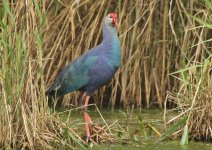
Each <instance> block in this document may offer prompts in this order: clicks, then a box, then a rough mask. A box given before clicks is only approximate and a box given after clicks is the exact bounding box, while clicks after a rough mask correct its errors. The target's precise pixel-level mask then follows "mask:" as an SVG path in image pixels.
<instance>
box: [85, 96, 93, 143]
mask: <svg viewBox="0 0 212 150" xmlns="http://www.w3.org/2000/svg"><path fill="white" fill-rule="evenodd" d="M89 99H90V96H86V99H85V104H84V119H85V132H86V136H87V138H88V140H89V139H90V136H91V135H90V129H89V126H90V123H92V121H91V118H90V116H89V115H88V112H87V111H88V109H87V106H88V102H89Z"/></svg>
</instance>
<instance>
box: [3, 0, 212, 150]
mask: <svg viewBox="0 0 212 150" xmlns="http://www.w3.org/2000/svg"><path fill="white" fill-rule="evenodd" d="M0 11H1V13H0V20H1V21H0V43H1V44H0V58H1V59H0V79H1V80H0V95H1V97H0V102H1V104H2V105H1V106H0V110H1V112H0V120H1V121H0V143H1V145H4V147H6V148H9V147H11V146H12V147H13V148H17V147H20V146H22V147H24V146H26V147H30V148H31V149H33V148H35V147H37V146H38V147H41V148H42V147H46V149H51V148H53V147H54V146H55V145H56V146H55V147H57V146H63V147H71V148H73V147H72V145H71V144H67V143H64V142H63V141H64V140H63V139H62V137H61V132H60V133H58V131H60V130H62V129H63V128H64V126H63V125H66V124H64V123H62V121H60V119H59V118H57V117H55V116H54V115H52V112H51V113H50V111H49V108H48V106H47V103H46V98H45V91H46V89H47V87H48V86H49V85H50V84H51V83H52V82H53V80H54V79H55V78H56V76H57V75H58V73H59V71H60V70H61V69H62V67H63V66H64V65H66V64H68V63H69V62H71V61H72V60H73V59H75V58H76V57H78V56H79V55H80V54H82V53H84V52H85V51H87V50H88V49H89V48H91V47H93V46H95V45H97V44H98V43H99V42H100V41H101V38H102V37H101V26H102V20H103V18H104V16H105V15H106V14H107V13H109V12H111V11H115V12H117V13H118V14H119V22H120V26H119V28H118V32H119V37H120V40H121V43H122V56H123V58H122V67H121V69H120V71H119V72H118V73H117V74H116V77H115V78H114V80H113V81H112V83H111V84H110V85H109V86H108V87H107V90H106V88H105V87H103V88H102V89H100V90H99V91H97V92H96V93H95V94H94V97H95V101H96V102H97V103H98V104H99V106H101V105H102V104H103V100H104V101H108V102H109V105H108V106H109V107H110V108H112V109H114V107H115V105H116V104H119V105H120V106H123V107H124V108H126V107H127V106H129V105H133V104H134V105H135V106H137V107H141V106H142V107H147V108H150V107H152V106H157V107H160V108H162V107H163V103H164V101H165V97H166V91H169V92H171V93H172V94H173V96H172V97H171V98H170V97H169V100H172V102H171V103H169V104H168V106H169V107H173V106H177V108H178V110H180V112H184V111H185V110H186V109H189V108H190V107H191V106H192V109H191V110H192V111H188V112H189V121H188V125H189V129H190V130H189V131H190V132H189V135H190V136H191V137H200V136H204V137H207V138H211V135H212V134H211V129H210V126H211V116H210V115H207V114H208V112H211V92H210V90H209V89H211V86H210V85H211V47H212V44H211V43H212V42H211V30H210V29H211V28H212V27H211V22H210V20H211V3H210V2H208V1H207V0H205V1H196V0H190V1H186V2H185V1H182V0H176V1H173V0H171V1H167V0H162V1H157V0H147V1H136V0H135V1H134V0H132V1H125V0H120V1H112V0H108V1H106V0H105V1H98V0H93V1H91V0H84V1H67V0H61V1H56V0H55V1H53V0H45V1H44V0H37V1H36V0H33V1H29V0H25V1H21V0H16V1H5V0H3V1H0ZM199 66H200V67H199ZM178 70H180V71H179V72H177V71H178ZM173 72H175V73H174V74H172V75H170V74H171V73H173ZM200 81H201V82H200ZM199 82H200V84H199ZM188 83H189V85H188ZM197 89H198V90H197ZM196 91H197V92H196ZM76 100H77V94H76V93H72V94H68V95H67V96H65V98H64V100H63V102H64V104H70V103H72V104H76ZM182 106H183V107H182ZM51 111H53V110H51ZM53 112H54V111H53ZM55 124H56V125H55ZM196 124H198V125H196ZM201 127H203V128H201ZM67 128H68V127H67ZM69 129H70V130H69ZM69 129H68V131H69V133H70V136H68V137H69V138H70V139H72V140H73V139H75V140H73V143H78V144H79V143H80V141H81V139H80V137H78V135H76V134H74V132H72V131H71V128H69ZM73 137H74V138H73ZM52 143H53V144H52ZM71 143H72V142H71ZM53 145H54V146H53ZM79 145H80V144H79ZM80 146H82V145H80ZM82 147H83V146H82Z"/></svg>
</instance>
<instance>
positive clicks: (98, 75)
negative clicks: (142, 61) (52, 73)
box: [47, 16, 121, 96]
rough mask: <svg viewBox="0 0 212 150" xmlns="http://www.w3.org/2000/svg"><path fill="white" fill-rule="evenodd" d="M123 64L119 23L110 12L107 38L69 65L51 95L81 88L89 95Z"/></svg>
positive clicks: (109, 78)
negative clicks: (118, 31) (116, 23)
mask: <svg viewBox="0 0 212 150" xmlns="http://www.w3.org/2000/svg"><path fill="white" fill-rule="evenodd" d="M120 64H121V47H120V41H119V38H118V36H117V32H116V27H115V26H114V25H111V22H110V21H109V16H107V17H106V18H105V20H104V24H103V41H102V43H101V44H100V45H98V46H96V47H94V48H92V49H90V50H89V51H88V52H87V53H85V54H84V55H82V56H80V57H78V58H77V59H76V60H74V61H73V62H72V63H70V64H69V65H67V66H66V67H65V68H64V69H63V70H62V71H61V73H60V74H59V76H58V77H57V79H56V81H55V82H54V83H53V84H52V85H51V86H50V88H49V89H48V91H47V95H49V96H54V95H55V96H63V95H65V94H67V93H69V92H73V91H75V90H80V91H83V92H86V94H87V95H90V94H92V93H93V92H94V91H95V90H96V89H97V88H99V87H101V86H103V85H105V84H107V83H108V82H109V81H110V80H111V79H112V77H113V76H114V74H115V72H116V71H117V69H118V68H119V66H120Z"/></svg>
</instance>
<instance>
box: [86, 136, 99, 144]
mask: <svg viewBox="0 0 212 150" xmlns="http://www.w3.org/2000/svg"><path fill="white" fill-rule="evenodd" d="M86 143H93V144H95V145H96V144H97V143H96V142H95V141H94V140H93V139H92V138H91V136H89V137H87V138H86Z"/></svg>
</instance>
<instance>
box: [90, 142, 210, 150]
mask: <svg viewBox="0 0 212 150" xmlns="http://www.w3.org/2000/svg"><path fill="white" fill-rule="evenodd" d="M93 149H94V150H98V149H99V150H212V144H207V143H199V142H190V143H189V144H188V145H184V146H182V145H180V144H179V142H178V141H172V142H160V143H147V144H143V145H139V146H138V145H137V146H135V145H120V144H115V145H114V144H102V145H97V146H94V147H93Z"/></svg>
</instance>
